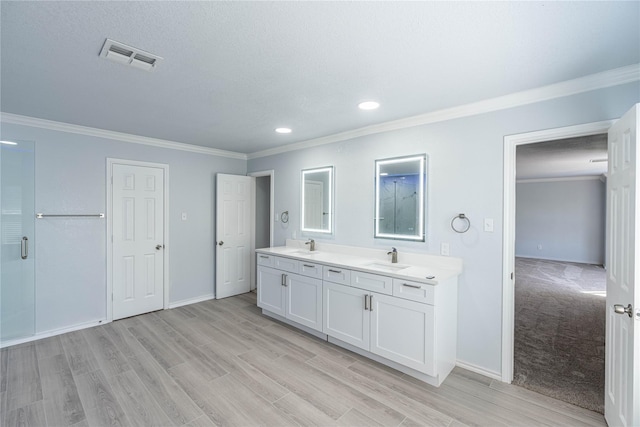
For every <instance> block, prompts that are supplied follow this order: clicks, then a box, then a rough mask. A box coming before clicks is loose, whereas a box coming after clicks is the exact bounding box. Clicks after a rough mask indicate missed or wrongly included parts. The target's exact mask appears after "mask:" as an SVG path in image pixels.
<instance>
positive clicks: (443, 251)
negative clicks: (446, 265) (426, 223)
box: [440, 243, 449, 256]
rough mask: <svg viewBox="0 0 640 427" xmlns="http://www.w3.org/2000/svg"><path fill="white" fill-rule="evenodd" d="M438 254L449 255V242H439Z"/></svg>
mask: <svg viewBox="0 0 640 427" xmlns="http://www.w3.org/2000/svg"><path fill="white" fill-rule="evenodd" d="M440 255H444V256H449V244H448V243H440Z"/></svg>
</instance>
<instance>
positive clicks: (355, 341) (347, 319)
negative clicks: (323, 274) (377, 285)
mask: <svg viewBox="0 0 640 427" xmlns="http://www.w3.org/2000/svg"><path fill="white" fill-rule="evenodd" d="M322 287H323V302H324V319H323V325H322V326H323V327H322V332H324V333H325V334H327V335H329V336H332V337H334V338H337V339H339V340H341V341H344V342H346V343H349V344H351V345H354V346H356V347H360V348H362V349H365V350H369V329H370V327H369V324H370V317H369V311H368V310H365V308H364V302H365V298H364V297H365V295H368V292H365V291H363V290H361V289H356V288H352V287H350V286H344V285H338V284H334V283H327V282H324V284H323V285H322Z"/></svg>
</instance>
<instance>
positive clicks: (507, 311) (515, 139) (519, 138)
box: [501, 120, 614, 383]
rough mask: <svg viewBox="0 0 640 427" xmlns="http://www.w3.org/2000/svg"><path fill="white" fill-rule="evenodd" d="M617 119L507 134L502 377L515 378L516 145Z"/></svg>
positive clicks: (585, 131) (592, 130)
mask: <svg viewBox="0 0 640 427" xmlns="http://www.w3.org/2000/svg"><path fill="white" fill-rule="evenodd" d="M613 123H614V120H605V121H601V122H595V123H586V124H582V125H576V126H567V127H563V128H557V129H547V130H541V131H536V132H528V133H522V134H517V135H508V136H505V137H504V158H503V162H504V163H503V164H504V170H503V181H504V189H503V203H502V206H503V214H502V217H503V221H502V224H503V229H502V256H503V258H502V268H503V272H502V372H501V375H502V377H501V380H502V381H504V382H506V383H511V381H513V341H514V336H513V334H514V319H513V317H514V309H515V308H514V307H515V303H514V289H513V285H514V282H513V280H512V279H511V273H512V272H514V268H515V266H514V263H515V236H516V232H515V227H516V220H515V215H516V192H515V191H516V147H517V146H519V145H524V144H532V143H536V142H545V141H552V140H557V139H564V138H575V137H580V136H587V135H596V134H600V133H606V132H607V131H608V129H609V128H610V127H611V125H612V124H613Z"/></svg>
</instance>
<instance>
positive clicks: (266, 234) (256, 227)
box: [248, 170, 274, 292]
mask: <svg viewBox="0 0 640 427" xmlns="http://www.w3.org/2000/svg"><path fill="white" fill-rule="evenodd" d="M248 175H249V176H252V177H254V178H255V185H254V190H255V191H254V193H255V195H254V200H253V215H252V216H253V221H252V222H253V237H252V242H251V291H252V292H255V290H256V271H255V268H256V267H255V257H256V252H255V251H256V249H261V248H267V247H271V246H273V220H274V218H273V200H274V194H273V188H274V171H273V170H269V171H261V172H252V173H250V174H248Z"/></svg>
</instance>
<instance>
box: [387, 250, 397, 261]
mask: <svg viewBox="0 0 640 427" xmlns="http://www.w3.org/2000/svg"><path fill="white" fill-rule="evenodd" d="M387 255H391V262H392V263H393V264H397V263H398V250H397V249H396V248H391V252H387Z"/></svg>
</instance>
